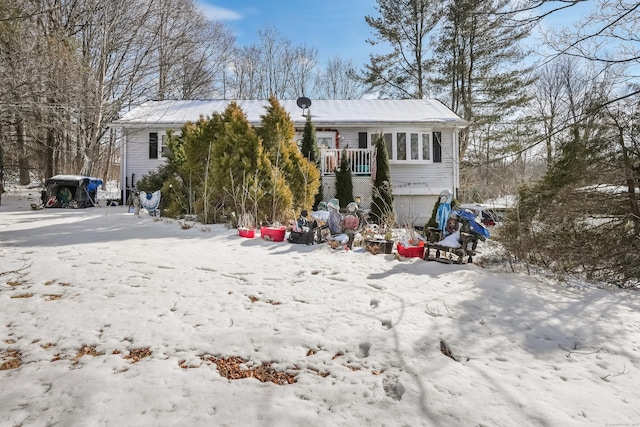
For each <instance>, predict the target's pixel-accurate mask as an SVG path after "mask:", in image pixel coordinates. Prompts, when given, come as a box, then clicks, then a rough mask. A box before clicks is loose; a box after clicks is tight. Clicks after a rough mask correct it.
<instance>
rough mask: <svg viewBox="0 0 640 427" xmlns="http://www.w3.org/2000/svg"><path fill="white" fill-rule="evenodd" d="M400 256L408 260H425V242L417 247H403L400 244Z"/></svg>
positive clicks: (398, 245)
mask: <svg viewBox="0 0 640 427" xmlns="http://www.w3.org/2000/svg"><path fill="white" fill-rule="evenodd" d="M397 248H398V254H399V255H401V256H403V257H406V258H424V242H422V241H421V242H420V243H418V245H417V246H409V247H408V248H407V247H406V246H403V245H402V244H401V243H400V242H398V244H397Z"/></svg>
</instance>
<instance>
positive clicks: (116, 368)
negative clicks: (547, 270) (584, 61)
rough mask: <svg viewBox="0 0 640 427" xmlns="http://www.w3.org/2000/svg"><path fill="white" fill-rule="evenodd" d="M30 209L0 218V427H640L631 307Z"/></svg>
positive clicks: (637, 332)
mask: <svg viewBox="0 0 640 427" xmlns="http://www.w3.org/2000/svg"><path fill="white" fill-rule="evenodd" d="M39 196H40V195H39V193H38V192H35V191H34V192H32V194H30V195H29V194H28V193H23V192H22V191H18V190H10V191H9V193H5V194H4V195H3V198H2V202H3V205H2V206H0V274H2V276H0V305H1V306H2V310H1V311H0V358H1V359H0V364H1V365H2V370H0V383H1V384H2V387H1V388H0V425H7V426H17V425H25V426H26V425H29V426H44V425H61V426H106V425H109V426H111V425H127V426H182V425H194V426H200V425H202V426H210V425H220V426H225V425H226V426H300V425H310V426H342V425H344V426H360V425H362V426H480V425H484V426H509V427H510V426H517V425H520V426H582V425H596V426H605V425H610V426H612V425H640V407H639V406H638V404H637V402H640V387H638V385H639V384H640V374H639V372H638V369H639V368H640V300H639V298H638V297H639V294H638V293H637V292H636V291H625V290H618V289H597V288H594V287H590V286H584V287H561V286H558V285H557V284H554V283H549V282H545V281H542V280H540V279H536V278H534V277H529V276H524V275H520V274H513V273H507V272H503V271H497V270H489V269H483V268H480V267H478V266H475V265H444V264H440V263H435V262H425V261H422V260H420V259H399V260H398V259H396V258H394V256H393V255H371V254H370V253H368V252H366V251H364V250H363V249H361V248H356V249H355V250H353V251H349V252H345V251H335V250H332V249H330V248H329V247H328V245H315V246H305V245H292V244H289V243H287V242H283V243H275V242H267V241H263V240H261V239H259V238H255V239H243V238H240V237H238V236H237V235H236V232H235V231H234V230H228V229H226V228H224V227H223V226H219V225H215V226H203V225H199V224H197V225H195V226H194V227H192V228H187V229H185V228H183V227H181V226H180V223H179V222H178V221H175V220H170V219H163V218H160V219H154V218H151V217H148V216H140V217H137V216H134V215H132V214H129V213H127V212H126V211H127V209H126V207H123V206H114V207H101V208H90V209H84V210H66V209H46V210H38V211H34V210H31V208H30V204H31V203H33V202H37V200H38V198H39ZM11 271H15V272H16V273H15V274H14V273H10V272H11ZM5 273H6V274H5ZM450 356H451V357H450ZM236 357H237V358H242V360H244V362H243V363H242V362H241V363H240V364H239V365H237V366H235V365H234V364H233V362H234V360H235V359H230V358H236ZM244 375H253V376H254V377H259V378H260V379H262V380H265V382H261V381H259V380H258V379H256V378H244V379H233V378H235V377H241V376H244ZM226 376H229V377H230V378H227V377H226ZM270 379H273V380H274V381H276V382H280V383H279V384H276V383H275V382H271V381H270ZM287 379H290V380H291V383H289V381H288V380H287ZM282 383H284V384H282Z"/></svg>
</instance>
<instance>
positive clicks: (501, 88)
mask: <svg viewBox="0 0 640 427" xmlns="http://www.w3.org/2000/svg"><path fill="white" fill-rule="evenodd" d="M513 3H514V2H512V1H510V0H448V1H447V3H446V4H445V14H444V15H443V17H442V25H441V30H440V31H439V32H438V34H439V37H438V38H437V39H435V40H434V45H435V46H434V47H435V56H434V59H435V62H436V63H437V64H439V67H438V69H437V70H434V71H435V72H436V73H437V74H436V73H434V75H433V76H432V77H433V78H432V82H433V83H434V85H435V86H436V87H437V88H439V89H440V97H441V98H442V99H444V100H446V101H445V102H446V103H448V104H449V108H451V109H452V110H453V111H454V112H455V113H456V114H458V115H459V116H460V117H462V118H463V119H465V120H467V121H469V122H470V123H472V125H471V126H469V127H467V128H466V129H464V130H462V131H461V134H460V158H461V159H462V158H463V157H464V155H465V153H466V151H467V147H468V146H469V145H470V143H471V134H472V133H473V132H477V131H478V129H481V128H482V127H485V126H490V125H495V124H497V123H501V122H504V120H505V118H508V117H510V116H511V115H512V114H513V112H514V111H515V109H517V108H519V107H522V106H524V105H525V104H526V103H527V101H528V97H527V96H526V94H525V90H526V88H527V86H528V85H529V84H530V83H531V80H529V79H527V78H526V77H525V76H527V74H528V71H529V70H530V68H529V67H526V66H524V67H523V64H522V62H523V60H524V59H525V55H526V52H525V51H524V50H523V49H522V48H521V47H520V45H519V43H520V42H522V41H523V40H524V39H525V38H526V37H528V36H529V33H530V31H531V26H530V25H525V24H521V25H517V22H516V21H515V17H514V13H513V12H511V11H510V9H509V8H510V7H511V6H512V4H513Z"/></svg>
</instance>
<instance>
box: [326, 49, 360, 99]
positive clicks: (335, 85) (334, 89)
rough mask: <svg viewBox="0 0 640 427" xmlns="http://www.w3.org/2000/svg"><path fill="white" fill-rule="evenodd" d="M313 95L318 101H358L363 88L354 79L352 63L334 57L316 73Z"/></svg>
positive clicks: (354, 72)
mask: <svg viewBox="0 0 640 427" xmlns="http://www.w3.org/2000/svg"><path fill="white" fill-rule="evenodd" d="M314 93H315V96H316V97H318V98H320V99H358V98H360V97H362V95H363V94H364V86H363V85H362V83H361V82H360V80H359V79H358V78H357V77H356V66H355V65H354V64H353V61H352V60H351V59H343V58H341V57H340V56H338V55H334V56H332V57H331V58H329V60H328V61H327V64H326V65H325V67H324V68H323V69H320V70H319V71H318V74H317V75H316V82H315V90H314Z"/></svg>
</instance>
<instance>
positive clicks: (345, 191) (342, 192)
mask: <svg viewBox="0 0 640 427" xmlns="http://www.w3.org/2000/svg"><path fill="white" fill-rule="evenodd" d="M336 197H337V198H338V200H339V201H340V207H341V208H344V207H346V206H347V204H348V203H349V202H352V201H353V180H352V176H351V163H350V162H349V157H348V155H347V149H346V148H343V149H342V154H341V155H340V167H339V168H338V169H336Z"/></svg>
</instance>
